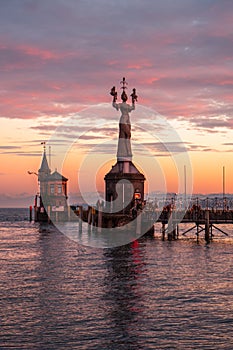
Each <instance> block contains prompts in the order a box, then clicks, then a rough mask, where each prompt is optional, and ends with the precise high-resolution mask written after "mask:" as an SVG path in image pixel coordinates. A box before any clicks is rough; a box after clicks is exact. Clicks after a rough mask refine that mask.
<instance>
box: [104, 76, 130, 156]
mask: <svg viewBox="0 0 233 350" xmlns="http://www.w3.org/2000/svg"><path fill="white" fill-rule="evenodd" d="M121 84H122V87H121V89H123V92H122V94H121V100H122V102H121V103H116V100H117V91H116V88H115V86H113V87H112V89H111V92H110V95H112V96H113V102H112V105H113V107H114V108H116V110H117V111H118V110H119V109H120V111H121V117H120V121H119V139H118V148H117V161H120V162H129V161H132V150H131V142H130V138H131V124H130V117H129V113H130V112H131V111H133V110H135V101H137V95H136V89H133V92H132V94H131V95H130V96H131V98H132V104H131V105H129V104H128V103H126V102H127V100H128V96H127V94H126V92H125V90H126V89H127V86H126V85H128V83H127V82H126V80H125V78H123V80H122V81H121Z"/></svg>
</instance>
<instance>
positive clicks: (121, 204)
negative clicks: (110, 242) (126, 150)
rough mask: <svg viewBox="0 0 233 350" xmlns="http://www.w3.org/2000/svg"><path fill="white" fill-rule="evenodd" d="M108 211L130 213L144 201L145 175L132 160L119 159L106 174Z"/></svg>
mask: <svg viewBox="0 0 233 350" xmlns="http://www.w3.org/2000/svg"><path fill="white" fill-rule="evenodd" d="M104 180H105V199H106V205H107V211H108V212H109V213H112V214H113V215H114V213H115V214H117V213H124V214H126V215H127V214H129V213H131V209H132V208H133V207H134V206H135V205H138V206H139V205H140V204H141V203H142V202H143V201H144V182H145V177H144V175H143V174H142V173H140V171H139V170H138V169H137V168H136V166H135V165H134V164H133V162H132V161H119V160H118V161H117V163H116V164H115V165H113V166H112V169H111V170H110V171H109V173H107V174H106V175H105V178H104Z"/></svg>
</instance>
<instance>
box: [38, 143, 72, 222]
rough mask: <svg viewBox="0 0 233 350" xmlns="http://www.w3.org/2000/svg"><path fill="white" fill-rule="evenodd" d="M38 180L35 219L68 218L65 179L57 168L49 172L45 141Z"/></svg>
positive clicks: (55, 219) (58, 219)
mask: <svg viewBox="0 0 233 350" xmlns="http://www.w3.org/2000/svg"><path fill="white" fill-rule="evenodd" d="M42 144H43V145H44V146H43V148H44V151H43V157H42V161H41V166H40V169H39V170H38V181H39V184H40V204H39V207H37V199H36V200H35V203H36V204H35V221H64V220H67V218H68V206H67V198H68V197H67V181H68V179H67V178H66V177H64V176H63V175H61V174H60V173H59V172H58V171H57V170H55V171H54V172H53V173H51V170H50V168H49V165H48V161H47V157H46V147H45V142H43V143H42Z"/></svg>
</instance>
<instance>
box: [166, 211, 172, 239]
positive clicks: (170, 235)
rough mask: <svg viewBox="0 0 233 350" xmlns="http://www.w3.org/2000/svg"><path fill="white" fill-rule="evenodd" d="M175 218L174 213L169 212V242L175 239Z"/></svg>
mask: <svg viewBox="0 0 233 350" xmlns="http://www.w3.org/2000/svg"><path fill="white" fill-rule="evenodd" d="M172 221H173V217H172V211H169V213H168V224H167V239H168V240H169V241H171V240H172V238H173V222H172Z"/></svg>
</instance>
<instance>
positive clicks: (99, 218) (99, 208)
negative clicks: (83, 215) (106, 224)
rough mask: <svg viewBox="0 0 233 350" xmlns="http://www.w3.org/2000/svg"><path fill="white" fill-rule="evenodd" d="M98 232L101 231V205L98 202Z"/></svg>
mask: <svg viewBox="0 0 233 350" xmlns="http://www.w3.org/2000/svg"><path fill="white" fill-rule="evenodd" d="M97 209H98V224H97V225H98V232H101V229H102V214H103V213H102V205H101V203H100V202H98V208H97Z"/></svg>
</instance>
